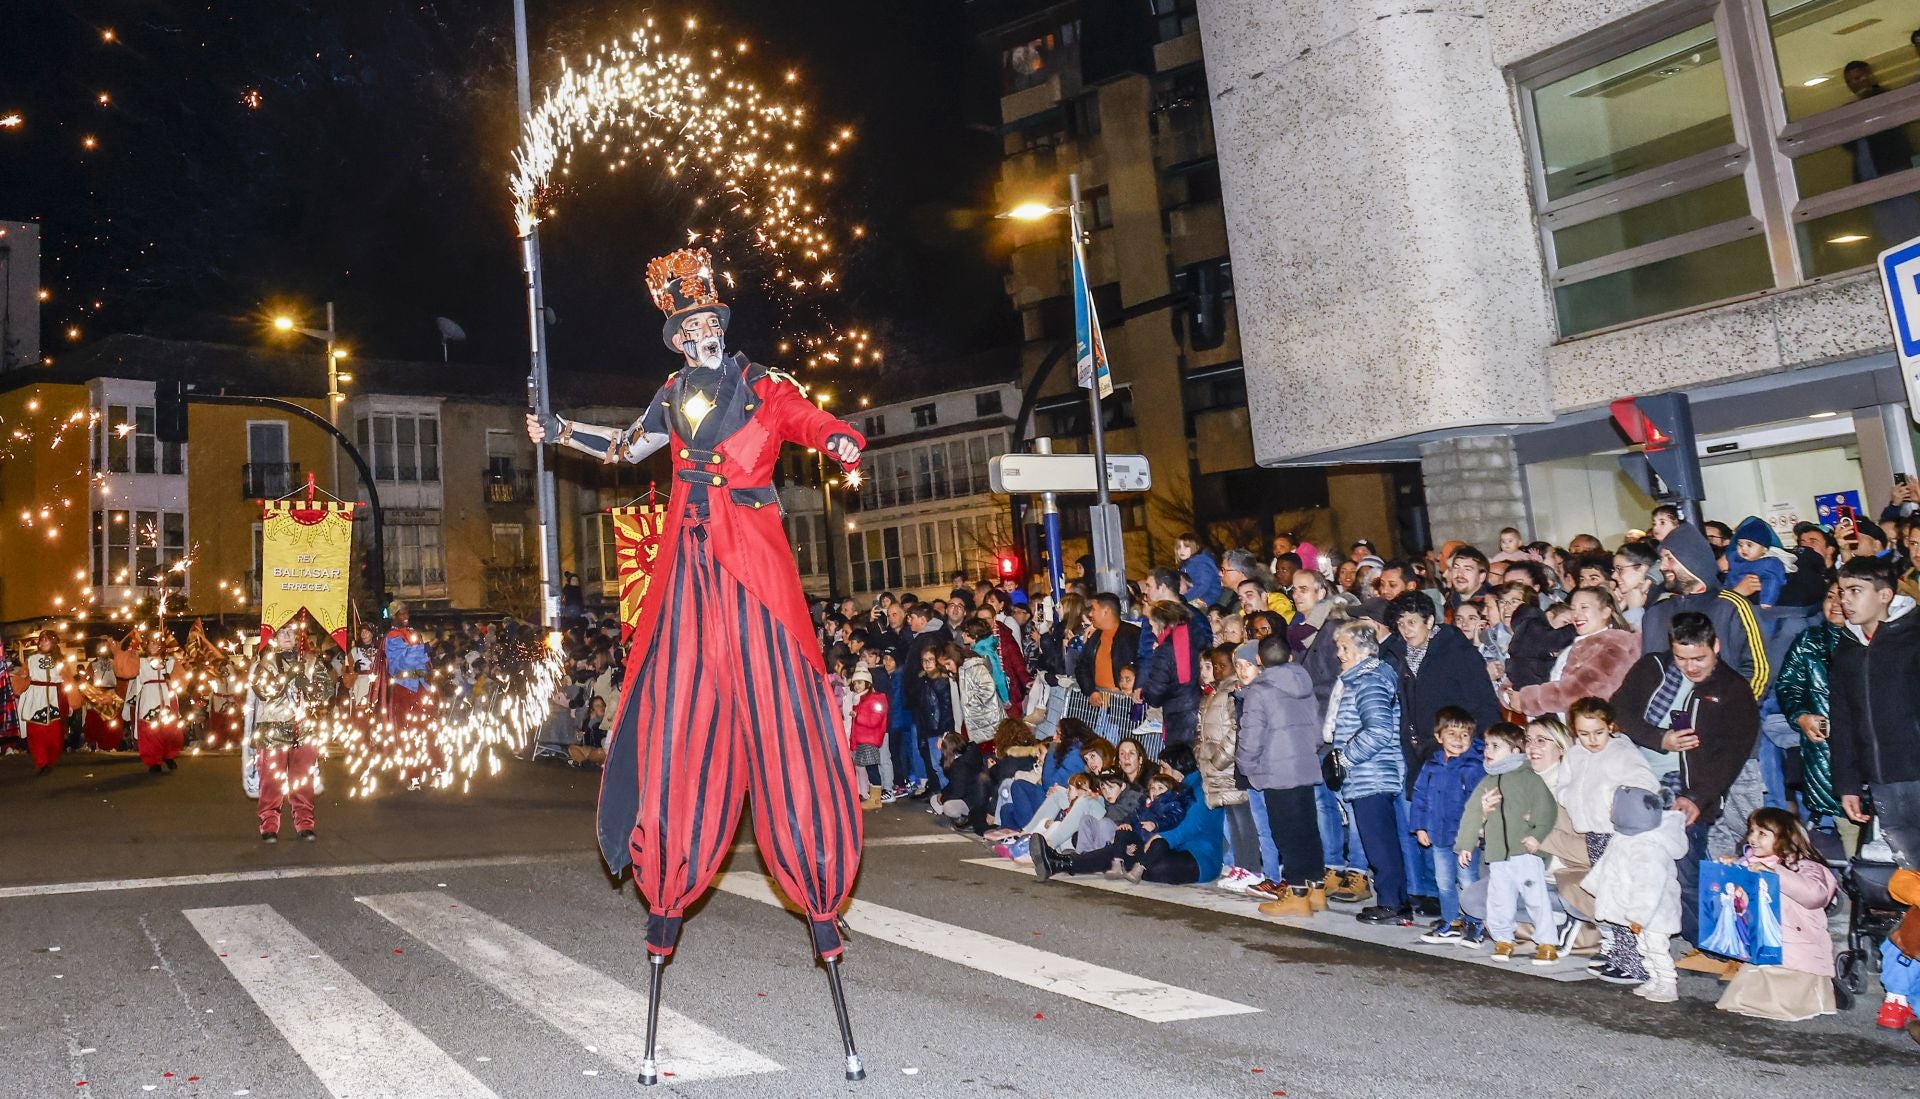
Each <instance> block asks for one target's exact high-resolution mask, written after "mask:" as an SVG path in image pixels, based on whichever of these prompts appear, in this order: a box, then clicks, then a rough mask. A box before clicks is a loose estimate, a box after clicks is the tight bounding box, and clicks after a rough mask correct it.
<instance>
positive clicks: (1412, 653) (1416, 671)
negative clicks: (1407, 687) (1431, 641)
mask: <svg viewBox="0 0 1920 1099" xmlns="http://www.w3.org/2000/svg"><path fill="white" fill-rule="evenodd" d="M1426 662H1427V646H1425V645H1422V646H1420V647H1419V648H1417V649H1416V648H1414V647H1412V646H1411V645H1409V646H1408V647H1407V674H1408V675H1410V676H1414V677H1416V678H1417V677H1418V676H1419V675H1420V665H1422V664H1425V663H1426Z"/></svg>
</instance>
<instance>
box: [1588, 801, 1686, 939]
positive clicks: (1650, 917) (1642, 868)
mask: <svg viewBox="0 0 1920 1099" xmlns="http://www.w3.org/2000/svg"><path fill="white" fill-rule="evenodd" d="M1686 854H1687V818H1686V817H1684V816H1682V815H1681V814H1679V813H1677V812H1675V811H1673V810H1672V809H1669V810H1667V811H1666V812H1664V813H1662V814H1660V826H1659V827H1658V828H1655V829H1653V830H1652V831H1650V832H1642V833H1640V834H1639V835H1637V836H1627V835H1621V834H1619V833H1615V835H1614V837H1613V838H1612V839H1611V840H1608V841H1607V850H1606V852H1605V853H1604V854H1602V855H1601V856H1600V861H1598V862H1596V863H1594V864H1593V869H1591V870H1589V871H1587V876H1586V877H1584V878H1582V879H1581V881H1580V887H1581V888H1582V889H1585V890H1586V891H1587V892H1588V893H1590V894H1592V896H1593V918H1594V920H1595V921H1597V922H1599V923H1610V924H1617V925H1619V926H1621V927H1629V928H1630V927H1633V926H1635V925H1638V926H1639V927H1640V929H1641V930H1643V931H1647V932H1650V933H1652V934H1655V935H1678V934H1679V933H1680V868H1679V866H1678V865H1677V861H1678V860H1679V859H1682V858H1685V857H1686Z"/></svg>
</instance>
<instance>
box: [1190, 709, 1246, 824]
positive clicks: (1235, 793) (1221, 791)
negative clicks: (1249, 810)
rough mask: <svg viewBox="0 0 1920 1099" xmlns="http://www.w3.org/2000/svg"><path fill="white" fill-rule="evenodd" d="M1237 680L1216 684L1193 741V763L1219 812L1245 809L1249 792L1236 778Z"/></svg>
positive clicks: (1203, 710)
mask: <svg viewBox="0 0 1920 1099" xmlns="http://www.w3.org/2000/svg"><path fill="white" fill-rule="evenodd" d="M1239 686H1240V681H1239V680H1237V679H1228V680H1227V681H1226V682H1224V683H1215V684H1214V685H1213V693H1212V694H1210V695H1208V696H1207V699H1206V701H1205V702H1202V703H1201V704H1200V725H1199V729H1198V732H1197V733H1196V735H1195V736H1194V738H1193V761H1194V763H1195V764H1196V765H1197V766H1198V767H1199V768H1200V777H1201V779H1202V780H1204V781H1203V786H1202V788H1203V789H1204V791H1205V792H1206V796H1207V804H1208V805H1211V806H1213V807H1214V808H1215V809H1220V808H1224V807H1226V806H1228V805H1244V804H1246V800H1247V792H1246V791H1245V790H1242V789H1240V787H1239V784H1238V783H1237V782H1236V781H1235V777H1234V761H1235V756H1236V754H1237V753H1238V743H1239V737H1240V731H1239V721H1238V719H1237V718H1236V717H1235V716H1234V712H1233V711H1234V700H1233V692H1234V689H1235V688H1237V687H1239Z"/></svg>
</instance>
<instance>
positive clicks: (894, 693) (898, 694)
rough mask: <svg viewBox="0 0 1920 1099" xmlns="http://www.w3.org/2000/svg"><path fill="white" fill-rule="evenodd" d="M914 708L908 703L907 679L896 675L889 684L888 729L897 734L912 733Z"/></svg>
mask: <svg viewBox="0 0 1920 1099" xmlns="http://www.w3.org/2000/svg"><path fill="white" fill-rule="evenodd" d="M914 716H915V715H914V712H913V706H912V705H911V704H910V703H909V702H908V701H907V677H906V676H904V675H895V676H891V677H889V678H888V682H887V728H888V730H889V731H891V732H895V733H911V732H912V731H913V722H914Z"/></svg>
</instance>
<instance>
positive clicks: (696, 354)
mask: <svg viewBox="0 0 1920 1099" xmlns="http://www.w3.org/2000/svg"><path fill="white" fill-rule="evenodd" d="M679 342H680V353H681V354H682V355H685V356H686V359H687V365H688V366H704V367H706V368H708V369H710V370H711V369H713V368H715V367H718V366H719V365H720V364H721V362H723V361H724V360H725V358H726V353H727V345H726V330H725V329H723V328H721V327H720V317H719V315H718V314H715V313H695V314H694V315H693V316H691V317H688V318H687V319H685V320H683V321H681V322H680V335H679Z"/></svg>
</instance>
